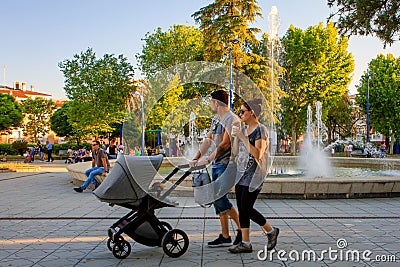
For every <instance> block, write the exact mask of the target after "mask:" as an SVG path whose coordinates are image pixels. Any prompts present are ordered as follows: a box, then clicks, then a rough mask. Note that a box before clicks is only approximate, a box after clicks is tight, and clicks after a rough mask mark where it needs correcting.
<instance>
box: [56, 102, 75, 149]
mask: <svg viewBox="0 0 400 267" xmlns="http://www.w3.org/2000/svg"><path fill="white" fill-rule="evenodd" d="M69 107H70V102H67V103H65V104H64V105H62V107H61V108H59V109H57V110H56V111H55V112H54V113H53V115H52V116H51V117H50V129H51V130H52V131H53V132H55V133H56V134H57V135H58V136H64V137H67V138H69V139H74V140H75V141H76V143H77V144H79V143H80V141H81V139H82V137H83V136H82V134H80V133H78V132H75V131H74V128H73V127H72V125H71V123H69V121H68V108H69Z"/></svg>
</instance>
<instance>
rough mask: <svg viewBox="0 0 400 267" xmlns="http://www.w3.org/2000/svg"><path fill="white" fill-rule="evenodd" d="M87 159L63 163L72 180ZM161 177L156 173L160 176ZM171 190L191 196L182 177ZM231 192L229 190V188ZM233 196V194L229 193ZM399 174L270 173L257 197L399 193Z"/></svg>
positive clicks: (367, 163)
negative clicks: (318, 175)
mask: <svg viewBox="0 0 400 267" xmlns="http://www.w3.org/2000/svg"><path fill="white" fill-rule="evenodd" d="M297 161H298V157H292V156H290V157H275V159H274V165H277V166H279V164H286V165H290V164H296V163H297ZM329 161H330V164H331V165H332V166H346V167H353V166H354V167H372V166H382V165H384V166H387V167H388V168H391V169H400V160H398V159H386V158H385V159H367V158H339V157H338V158H329ZM186 162H187V161H186V159H185V158H165V159H164V161H163V166H176V165H179V164H183V163H186ZM90 166H91V162H84V163H78V164H72V165H69V166H68V167H67V169H68V172H69V173H70V175H71V177H72V178H73V182H74V184H78V185H79V184H82V183H83V182H84V181H85V180H86V176H85V174H84V172H85V170H86V169H88V168H89V167H90ZM160 178H161V177H158V179H160ZM181 185H182V186H179V187H178V188H176V189H175V190H174V191H173V192H172V194H171V195H172V196H189V197H190V196H193V189H192V187H191V179H187V180H185V181H184V182H183V183H182V184H181ZM231 193H233V191H232V192H231ZM231 195H232V196H234V194H231ZM399 196H400V177H398V176H367V177H323V178H303V177H279V178H277V177H273V176H268V177H267V178H266V179H265V181H264V185H263V188H262V190H261V193H260V198H279V199H281V198H296V199H299V198H303V199H324V198H369V197H399Z"/></svg>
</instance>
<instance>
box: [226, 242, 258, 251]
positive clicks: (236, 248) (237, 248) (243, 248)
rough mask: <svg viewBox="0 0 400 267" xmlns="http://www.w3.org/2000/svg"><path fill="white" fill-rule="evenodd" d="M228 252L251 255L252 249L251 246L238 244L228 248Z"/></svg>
mask: <svg viewBox="0 0 400 267" xmlns="http://www.w3.org/2000/svg"><path fill="white" fill-rule="evenodd" d="M228 250H229V252H231V253H251V252H253V247H252V246H251V244H248V245H246V244H245V243H243V242H239V244H237V245H236V246H233V247H231V248H229V249H228Z"/></svg>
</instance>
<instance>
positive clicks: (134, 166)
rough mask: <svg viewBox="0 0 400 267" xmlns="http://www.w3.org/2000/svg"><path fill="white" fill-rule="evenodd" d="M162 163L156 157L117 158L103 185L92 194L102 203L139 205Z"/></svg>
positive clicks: (160, 157)
mask: <svg viewBox="0 0 400 267" xmlns="http://www.w3.org/2000/svg"><path fill="white" fill-rule="evenodd" d="M162 161H163V156H162V155H157V156H148V157H144V156H124V155H121V157H119V158H118V160H117V161H116V162H115V165H114V167H113V168H112V170H111V172H110V173H109V174H108V176H107V178H106V179H105V180H104V181H103V183H102V184H101V185H100V186H99V187H98V188H97V189H96V190H95V191H94V192H93V193H94V194H95V195H96V197H97V198H99V199H100V200H101V201H103V202H108V203H111V204H117V205H118V204H120V205H121V204H127V205H134V206H135V205H139V203H140V200H141V199H142V198H143V197H145V196H146V195H147V194H148V193H147V192H148V189H149V186H150V184H151V182H152V180H153V178H154V176H155V175H156V174H157V171H158V169H159V168H160V166H161V163H162Z"/></svg>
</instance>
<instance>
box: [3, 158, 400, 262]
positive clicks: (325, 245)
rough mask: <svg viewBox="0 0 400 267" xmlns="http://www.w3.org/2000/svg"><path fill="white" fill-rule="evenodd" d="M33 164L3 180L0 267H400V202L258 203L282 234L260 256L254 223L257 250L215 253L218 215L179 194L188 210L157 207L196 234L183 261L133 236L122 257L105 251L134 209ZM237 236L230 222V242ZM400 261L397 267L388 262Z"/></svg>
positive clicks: (58, 168)
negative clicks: (34, 169) (114, 228)
mask: <svg viewBox="0 0 400 267" xmlns="http://www.w3.org/2000/svg"><path fill="white" fill-rule="evenodd" d="M34 164H41V166H42V168H41V172H40V173H15V172H14V173H0V185H1V186H0V266H142V267H144V266H174V267H177V266H230V267H233V266H399V264H400V263H399V262H400V253H399V250H400V231H399V225H400V198H379V199H327V200H271V199H259V200H258V201H257V203H256V208H257V209H258V210H259V211H261V212H262V213H263V214H264V215H266V216H267V217H269V218H270V222H271V224H272V225H273V226H276V227H279V228H280V230H281V232H280V236H279V239H278V245H277V247H276V250H277V251H280V252H278V253H277V252H276V253H274V254H272V257H271V254H265V253H264V251H261V252H260V250H264V246H265V244H266V237H265V236H264V235H263V232H262V231H261V230H260V228H259V227H258V226H257V225H255V224H254V223H252V224H251V228H252V230H253V231H252V235H251V238H252V244H253V250H254V251H253V253H249V254H231V253H229V252H228V251H227V248H208V247H207V242H208V241H210V240H212V239H214V238H216V237H217V236H218V234H219V233H220V226H219V220H218V219H217V217H216V216H215V214H214V209H213V208H206V209H204V208H201V207H194V202H193V199H192V198H189V197H180V198H178V202H179V203H180V204H181V206H182V207H180V208H163V209H159V210H157V214H158V217H159V218H162V219H163V220H165V221H167V222H169V223H170V224H171V225H172V226H173V227H174V228H179V229H182V230H184V231H185V232H186V233H187V234H188V236H189V240H190V245H189V249H188V251H187V252H186V253H185V254H184V255H183V256H181V257H180V258H170V257H168V256H167V255H165V254H164V253H163V250H162V248H160V247H147V246H143V245H140V244H137V243H135V242H134V241H132V240H130V239H129V238H128V240H130V243H131V245H132V252H131V254H130V255H129V256H128V257H127V258H126V259H123V260H118V259H116V258H115V257H114V256H113V255H112V253H111V252H110V251H109V250H108V249H107V246H106V242H107V229H108V227H109V226H110V225H111V224H112V223H114V222H115V221H116V220H117V219H119V218H120V217H121V216H123V215H125V214H126V213H127V212H128V210H127V209H125V208H122V207H118V206H114V207H110V206H108V204H107V203H102V202H100V201H99V200H98V199H97V198H96V197H95V196H94V195H93V194H92V193H91V191H90V190H88V191H86V192H84V193H82V194H78V193H75V192H73V190H72V187H73V185H72V183H71V180H72V179H71V177H70V176H69V174H68V173H67V172H66V170H65V165H64V164H63V161H55V162H54V163H34ZM235 204H236V203H235ZM192 205H193V207H187V206H192ZM234 230H235V228H234V224H232V228H231V235H233V234H234ZM313 253H315V254H313ZM313 255H315V257H316V258H315V259H314V258H313ZM357 256H359V261H356V258H357ZM265 257H266V259H264V260H263V259H262V258H265ZM259 258H261V259H259ZM368 258H369V259H371V260H368ZM376 259H382V260H385V261H386V262H378V261H376ZM393 260H396V261H397V262H388V261H393Z"/></svg>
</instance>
